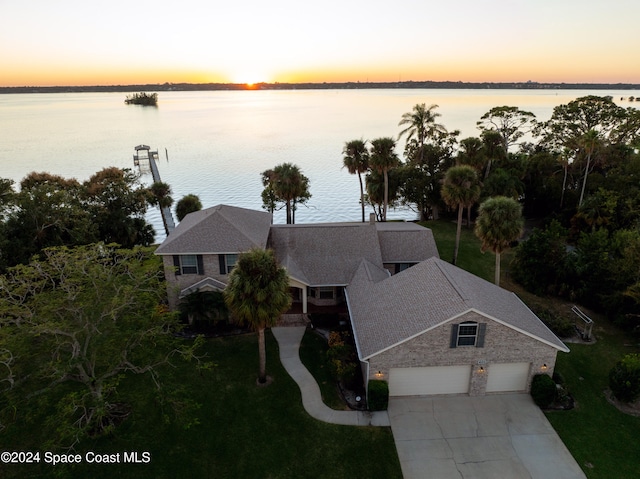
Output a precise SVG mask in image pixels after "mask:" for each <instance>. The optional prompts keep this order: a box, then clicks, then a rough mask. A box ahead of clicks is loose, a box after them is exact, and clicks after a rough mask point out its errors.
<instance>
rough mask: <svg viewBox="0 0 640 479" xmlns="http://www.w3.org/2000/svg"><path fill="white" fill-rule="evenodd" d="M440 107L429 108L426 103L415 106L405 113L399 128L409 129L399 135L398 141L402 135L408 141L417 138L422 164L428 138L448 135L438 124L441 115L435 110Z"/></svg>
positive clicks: (432, 106)
mask: <svg viewBox="0 0 640 479" xmlns="http://www.w3.org/2000/svg"><path fill="white" fill-rule="evenodd" d="M436 108H438V105H431V106H430V107H429V108H427V106H426V105H425V104H424V103H418V104H416V105H414V106H413V109H412V110H411V111H410V112H407V113H403V114H402V119H401V120H400V123H398V126H404V125H407V127H406V128H405V129H404V130H402V131H401V132H400V133H399V134H398V139H400V138H401V137H402V135H404V134H406V135H407V141H410V140H412V139H414V138H415V140H416V142H417V144H418V151H419V152H420V153H419V155H420V158H419V160H420V161H421V162H422V157H423V149H424V145H425V143H426V141H427V138H429V137H430V136H434V135H435V134H436V133H446V132H447V129H446V128H445V127H444V126H443V125H441V124H440V123H436V118H438V117H439V116H440V113H436V112H435V109H436Z"/></svg>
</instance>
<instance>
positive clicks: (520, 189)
mask: <svg viewBox="0 0 640 479" xmlns="http://www.w3.org/2000/svg"><path fill="white" fill-rule="evenodd" d="M522 193H524V183H522V181H520V178H519V174H518V172H517V171H516V170H515V169H505V168H494V170H493V171H492V172H491V174H490V175H489V177H488V178H487V179H485V180H484V182H483V183H482V193H481V195H480V196H481V198H490V197H492V196H508V197H509V198H514V199H517V198H519V197H520V196H521V195H522Z"/></svg>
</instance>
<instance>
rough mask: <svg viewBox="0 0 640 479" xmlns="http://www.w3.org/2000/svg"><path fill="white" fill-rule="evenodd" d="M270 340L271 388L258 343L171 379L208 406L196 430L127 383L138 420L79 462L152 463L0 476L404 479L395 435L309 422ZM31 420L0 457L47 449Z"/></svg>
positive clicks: (218, 352) (230, 348) (243, 344)
mask: <svg viewBox="0 0 640 479" xmlns="http://www.w3.org/2000/svg"><path fill="white" fill-rule="evenodd" d="M267 339H268V342H267V360H268V367H267V372H268V374H269V375H270V376H272V377H273V383H272V384H271V385H270V386H268V387H257V386H256V376H257V368H258V357H257V355H258V347H257V339H256V336H255V335H245V336H239V337H234V338H226V339H212V340H209V341H207V343H206V352H207V353H208V355H209V357H210V359H211V360H212V361H213V362H214V363H215V364H216V367H214V368H213V370H212V371H210V372H198V371H197V370H196V369H195V368H194V367H193V365H188V366H183V367H181V368H180V369H179V370H176V371H175V372H174V373H175V374H176V376H177V377H179V378H180V381H181V383H182V384H183V385H184V387H185V388H186V389H187V390H188V391H190V393H191V394H192V396H193V397H194V399H196V400H197V401H198V402H199V403H200V404H201V405H202V406H201V408H200V410H199V411H198V417H199V421H200V424H199V425H197V426H194V427H192V428H190V429H187V430H185V429H184V428H182V427H179V426H177V425H175V424H174V423H167V422H166V421H165V419H164V416H163V414H162V408H161V407H160V406H159V405H158V404H157V403H156V402H155V399H153V397H152V395H151V394H150V393H149V391H150V388H151V384H149V383H148V382H146V381H140V380H139V378H128V379H127V381H126V386H127V388H126V393H123V399H127V400H128V401H132V402H134V403H135V405H136V408H135V412H134V413H133V414H132V415H131V417H129V419H127V421H126V422H125V423H123V424H122V425H121V427H120V428H119V429H118V430H117V432H116V434H115V436H114V437H112V438H105V439H102V440H99V441H97V442H89V441H87V442H84V443H83V444H81V445H80V446H78V447H77V448H76V449H77V451H78V452H79V453H81V454H84V453H86V452H87V451H98V452H104V453H116V452H122V451H139V452H142V451H150V452H151V455H152V456H151V457H152V460H151V462H150V463H149V464H136V465H118V464H115V465H104V464H102V465H87V464H83V465H81V466H80V467H76V468H73V469H71V468H67V467H64V466H59V467H56V468H55V469H53V468H52V466H50V465H45V464H42V463H41V464H39V465H25V466H15V465H1V464H0V477H53V476H54V475H57V476H58V477H92V478H94V479H98V478H101V477H105V478H106V477H109V478H111V477H154V478H160V479H161V478H178V477H189V478H229V479H237V478H247V479H254V478H296V479H297V478H304V477H308V478H317V477H322V478H336V479H342V478H346V477H367V478H400V477H401V471H400V463H399V461H398V457H397V453H396V449H395V445H394V443H393V436H392V434H391V430H390V429H389V428H375V427H349V426H337V425H332V424H326V423H323V422H320V421H317V420H315V419H313V418H311V417H310V416H309V415H308V414H307V413H306V412H305V411H304V410H303V408H302V403H301V398H300V391H299V389H298V387H297V385H296V384H295V383H294V382H293V380H292V379H291V378H290V377H289V375H288V374H287V373H286V371H285V370H284V368H283V367H282V365H281V363H280V361H279V358H278V351H277V344H276V342H275V340H274V339H273V337H272V335H271V334H267ZM319 356H320V355H318V357H319ZM123 390H124V388H123ZM33 413H34V416H33V417H32V418H31V419H30V420H27V421H24V422H22V421H21V422H20V424H17V425H16V427H9V428H7V429H6V430H5V431H3V432H2V433H0V449H2V450H6V449H11V450H40V451H43V449H42V447H41V444H43V441H44V440H46V438H45V437H42V436H41V435H40V432H39V424H40V422H41V421H43V420H44V417H43V416H42V415H41V414H38V412H37V411H34V412H33Z"/></svg>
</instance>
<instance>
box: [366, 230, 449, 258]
mask: <svg viewBox="0 0 640 479" xmlns="http://www.w3.org/2000/svg"><path fill="white" fill-rule="evenodd" d="M376 230H377V231H378V238H379V241H380V250H381V253H382V259H383V261H384V262H385V263H418V262H420V261H424V260H425V259H429V258H431V257H433V256H435V257H436V258H439V257H440V256H439V255H438V248H437V247H436V242H435V240H434V239H433V233H432V232H431V230H430V229H428V228H423V227H422V226H420V225H417V224H415V223H410V222H406V223H405V222H399V221H392V222H383V223H376Z"/></svg>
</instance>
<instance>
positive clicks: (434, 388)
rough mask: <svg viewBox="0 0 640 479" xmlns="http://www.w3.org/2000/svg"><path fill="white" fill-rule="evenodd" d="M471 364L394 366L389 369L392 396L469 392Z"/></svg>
mask: <svg viewBox="0 0 640 479" xmlns="http://www.w3.org/2000/svg"><path fill="white" fill-rule="evenodd" d="M470 377H471V366H434V367H425V368H392V369H391V370H390V371H389V395H390V396H426V395H432V394H460V393H468V392H469V378H470Z"/></svg>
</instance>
